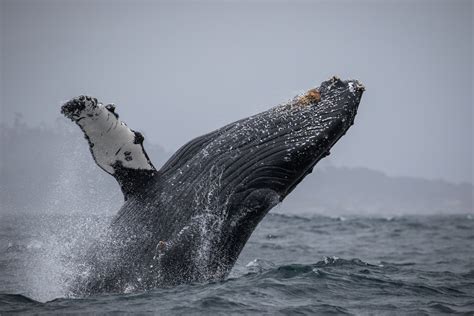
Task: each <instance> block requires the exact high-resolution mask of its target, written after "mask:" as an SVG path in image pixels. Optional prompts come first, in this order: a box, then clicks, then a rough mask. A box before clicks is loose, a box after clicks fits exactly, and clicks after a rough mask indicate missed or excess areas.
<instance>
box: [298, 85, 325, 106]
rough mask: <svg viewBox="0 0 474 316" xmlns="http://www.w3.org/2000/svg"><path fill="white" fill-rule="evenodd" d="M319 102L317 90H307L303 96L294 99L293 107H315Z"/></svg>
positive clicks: (319, 96)
mask: <svg viewBox="0 0 474 316" xmlns="http://www.w3.org/2000/svg"><path fill="white" fill-rule="evenodd" d="M319 101H321V93H319V89H318V88H313V89H310V90H308V91H307V92H306V93H305V94H304V95H302V96H299V97H297V98H296V100H295V103H294V104H293V106H297V107H305V106H309V105H315V104H317V103H318V102H319Z"/></svg>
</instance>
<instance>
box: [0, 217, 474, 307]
mask: <svg viewBox="0 0 474 316" xmlns="http://www.w3.org/2000/svg"><path fill="white" fill-rule="evenodd" d="M104 225H105V221H104V219H103V218H102V219H100V218H99V217H94V216H92V215H90V216H84V215H79V214H78V215H77V216H74V217H65V216H60V215H47V216H38V215H36V216H30V217H29V218H28V219H25V218H21V217H20V216H18V215H9V216H7V217H4V218H3V221H2V222H1V227H0V229H1V230H0V231H1V232H2V235H1V239H0V251H1V253H2V256H1V259H0V266H1V267H2V271H3V273H2V275H1V277H0V278H1V280H0V284H2V288H1V289H0V292H1V293H3V294H0V301H1V302H2V304H1V307H0V311H15V310H16V311H29V312H54V311H57V312H59V311H61V312H71V311H72V312H73V311H76V312H79V311H80V312H98V311H101V312H104V311H122V312H127V311H133V312H140V311H142V312H147V311H153V312H163V313H178V314H179V313H188V312H191V313H204V314H206V313H209V312H212V311H215V312H226V313H232V312H236V313H241V312H255V313H272V312H287V313H295V312H298V311H300V312H304V313H315V312H338V313H355V314H360V313H372V312H377V313H383V312H390V311H392V312H397V313H407V312H411V313H435V312H469V311H471V312H472V311H473V310H474V271H473V270H472V262H473V260H474V249H473V246H472V244H473V240H474V235H473V232H474V219H473V217H472V216H471V215H462V216H461V215H459V216H403V217H387V218H384V217H326V216H305V217H302V216H288V215H283V214H277V213H270V214H269V215H268V216H267V217H266V218H265V219H264V221H263V222H262V223H261V225H260V226H259V227H258V228H257V230H256V231H255V232H254V234H253V236H252V238H251V239H250V241H249V242H248V244H247V246H246V247H245V249H244V251H243V253H242V254H241V256H240V258H239V261H238V263H237V264H236V266H235V267H234V269H233V270H232V272H231V275H230V276H229V278H228V279H227V280H225V281H222V282H216V283H210V284H194V285H182V286H178V287H172V288H162V289H156V290H153V291H150V292H146V293H140V292H139V293H130V294H127V293H124V294H114V295H100V296H94V297H89V298H83V299H80V298H76V299H72V298H69V299H65V298H64V297H66V296H67V295H68V290H67V286H68V282H69V280H70V278H71V277H72V276H73V273H74V271H75V270H76V269H77V267H75V266H74V265H75V264H76V263H75V258H77V257H75V256H76V255H77V254H78V253H79V252H80V251H81V250H83V249H84V247H85V246H86V244H87V243H88V242H90V241H91V239H92V238H94V235H96V236H97V235H98V234H99V232H100V230H101V229H102V228H104V227H105V226H104ZM7 293H9V294H7ZM13 293H15V294H21V295H23V296H18V295H17V296H15V295H12V294H13ZM25 297H29V298H32V299H34V300H37V301H42V302H44V301H49V300H53V299H54V301H51V302H48V303H46V304H42V303H38V302H35V301H32V300H31V299H27V298H25ZM57 298H62V299H59V300H58V299H57Z"/></svg>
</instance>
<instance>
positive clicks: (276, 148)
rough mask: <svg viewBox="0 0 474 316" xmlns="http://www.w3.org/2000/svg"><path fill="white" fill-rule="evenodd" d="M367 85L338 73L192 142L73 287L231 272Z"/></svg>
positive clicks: (143, 192) (343, 127)
mask: <svg viewBox="0 0 474 316" xmlns="http://www.w3.org/2000/svg"><path fill="white" fill-rule="evenodd" d="M362 92H363V86H362V85H360V84H359V83H358V82H357V81H341V80H339V79H336V78H333V79H330V80H328V81H326V82H323V83H322V84H321V86H320V87H319V88H317V89H313V90H310V91H309V92H308V93H307V94H305V95H304V96H300V97H298V98H295V99H294V100H293V101H291V102H289V103H287V104H283V105H280V106H277V107H275V108H272V109H270V110H268V111H266V112H263V113H260V114H257V115H254V116H252V117H249V118H246V119H243V120H240V121H237V122H234V123H231V124H229V125H227V126H225V127H223V128H221V129H218V130H216V131H214V132H211V133H209V134H206V135H204V136H201V137H198V138H196V139H194V140H192V141H191V142H189V143H188V144H186V145H185V146H183V147H182V148H181V149H180V150H178V151H177V153H176V154H175V155H174V156H173V157H171V159H170V160H169V161H168V162H167V163H166V164H165V165H164V166H163V167H162V168H161V169H160V170H159V171H158V172H157V173H156V175H154V176H153V177H152V178H151V179H148V178H147V179H146V180H143V179H142V180H139V179H138V177H137V180H136V182H137V187H140V190H135V191H134V192H133V194H130V195H129V198H128V199H127V201H126V202H125V204H124V205H123V207H122V208H121V210H120V211H119V214H118V215H117V216H116V218H115V220H114V222H113V223H112V225H111V228H110V231H109V232H107V234H105V236H104V238H103V239H102V240H100V241H98V242H97V243H96V244H95V245H94V246H93V247H92V249H91V251H90V252H89V256H88V258H87V259H86V267H87V269H88V274H87V275H86V276H85V277H83V278H78V280H77V281H76V283H75V286H74V287H73V289H72V290H73V292H75V293H78V294H82V295H83V294H91V293H96V292H121V291H124V290H137V289H138V290H143V289H149V288H153V287H156V286H163V285H176V284H181V283H188V282H200V281H207V280H216V279H221V278H224V277H225V276H226V275H227V274H228V272H229V271H230V269H231V268H232V266H233V265H234V263H235V261H236V260H237V257H238V255H239V253H240V252H241V250H242V248H243V247H244V245H245V243H246V241H247V240H248V238H249V237H250V235H251V233H252V232H253V230H254V229H255V227H256V226H257V224H258V223H259V222H260V220H261V219H262V218H263V217H264V216H265V215H266V214H267V213H268V211H269V210H270V209H271V208H272V207H273V206H274V205H276V204H277V203H278V202H280V201H281V200H283V199H284V198H285V197H286V196H287V195H288V194H289V193H290V192H291V191H292V190H293V189H294V187H295V186H296V185H297V184H298V183H299V182H300V181H301V180H302V179H303V178H304V177H305V176H306V175H307V174H309V173H310V172H311V171H312V168H313V167H314V165H315V164H316V163H317V162H318V161H319V160H320V159H321V158H323V157H325V156H326V155H328V154H329V150H330V148H331V147H332V146H333V145H334V144H335V143H336V142H337V140H338V139H339V138H340V137H341V136H342V135H344V134H345V132H346V131H347V130H348V128H349V127H350V126H351V125H352V124H353V121H354V117H355V115H356V112H357V107H358V105H359V102H360V98H361V96H362ZM128 177H129V178H128V179H125V180H127V181H129V182H130V181H131V182H132V183H133V182H134V181H135V180H134V172H133V171H131V172H130V174H129V175H128ZM118 180H119V182H120V181H121V180H120V179H118ZM122 181H123V180H122ZM143 181H145V182H144V183H143Z"/></svg>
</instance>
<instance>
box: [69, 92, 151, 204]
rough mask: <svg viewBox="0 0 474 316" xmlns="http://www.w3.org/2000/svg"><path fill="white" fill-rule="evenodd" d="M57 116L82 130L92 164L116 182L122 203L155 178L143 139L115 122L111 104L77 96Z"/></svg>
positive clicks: (120, 123) (115, 115)
mask: <svg viewBox="0 0 474 316" xmlns="http://www.w3.org/2000/svg"><path fill="white" fill-rule="evenodd" d="M61 113H62V114H64V115H65V116H66V117H68V118H70V119H71V120H72V121H73V122H75V123H76V124H77V125H79V127H80V128H81V129H82V131H83V132H84V135H85V138H86V139H87V141H88V142H89V147H90V150H91V153H92V156H93V157H94V160H95V162H96V163H97V165H98V166H99V167H100V168H102V169H103V170H104V171H105V172H107V173H109V174H111V175H112V176H113V177H114V178H115V179H116V180H117V181H118V183H119V185H120V188H121V189H122V192H123V194H124V196H125V199H127V197H129V196H130V195H133V194H136V193H137V192H139V190H140V189H141V188H143V186H144V185H145V184H146V183H147V182H148V181H149V180H150V179H151V178H152V177H153V176H154V175H155V174H156V172H157V171H156V169H155V167H154V166H153V164H152V163H151V161H150V159H149V158H148V155H147V153H146V152H145V149H144V148H143V140H144V138H143V135H142V134H141V133H139V132H135V131H133V130H131V129H130V128H128V126H127V125H126V124H125V123H124V122H122V121H121V120H119V116H118V114H117V113H116V112H115V106H114V105H113V104H109V105H106V106H104V105H103V104H101V103H98V102H97V99H95V98H92V97H88V96H80V97H77V98H74V99H72V100H71V101H68V102H67V103H65V104H64V105H63V106H62V107H61Z"/></svg>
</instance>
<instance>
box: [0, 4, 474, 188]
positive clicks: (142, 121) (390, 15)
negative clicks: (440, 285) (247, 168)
mask: <svg viewBox="0 0 474 316" xmlns="http://www.w3.org/2000/svg"><path fill="white" fill-rule="evenodd" d="M0 2H1V19H0V23H1V70H0V73H1V80H0V81H1V99H0V100H1V120H2V121H3V122H6V123H11V122H12V121H13V117H14V113H15V112H19V113H22V114H23V115H24V117H25V120H26V121H27V122H29V123H31V124H35V125H36V124H39V123H40V122H46V123H50V122H53V121H54V120H55V119H56V118H57V117H58V115H59V114H58V113H59V105H60V104H61V101H65V100H67V99H70V98H71V97H74V96H76V95H79V94H84V93H88V94H92V95H94V96H96V97H97V98H98V99H99V100H101V101H103V102H113V103H116V104H117V111H118V113H119V114H120V115H121V117H122V118H123V119H124V120H125V121H126V122H127V123H128V125H129V126H130V127H132V128H133V129H137V130H140V131H142V132H143V133H144V134H145V136H146V137H147V139H148V141H150V142H153V143H159V144H161V145H163V146H164V147H165V148H166V149H167V150H169V151H174V150H175V149H177V148H178V147H179V146H180V145H182V144H183V143H184V142H186V141H187V140H189V139H191V138H193V137H195V136H198V135H200V134H203V133H205V132H207V131H210V130H212V129H215V128H218V127H220V126H222V125H224V124H226V123H228V122H231V121H234V120H237V119H239V118H241V117H244V116H248V115H251V114H254V113H257V112H259V111H262V110H265V109H267V108H269V107H271V106H274V105H276V104H278V103H280V102H282V101H285V100H288V99H289V98H291V97H293V96H294V95H295V94H297V93H300V92H303V91H304V90H306V89H309V88H311V87H314V86H317V85H319V83H320V82H321V81H323V80H325V79H327V78H328V77H330V76H331V75H334V74H337V75H339V76H341V77H343V78H355V79H359V80H361V81H362V82H363V83H364V84H365V86H366V88H367V90H366V93H365V95H364V97H363V99H362V103H361V106H360V110H359V114H358V117H357V118H356V123H355V125H354V126H353V127H352V129H351V130H350V131H349V132H348V134H347V135H346V136H345V137H344V138H342V139H341V141H340V142H339V143H338V144H337V145H336V146H335V148H334V149H333V150H332V155H331V156H330V159H331V161H332V163H334V164H336V165H344V166H365V167H369V168H373V169H378V170H382V171H384V172H386V173H388V174H390V175H408V176H416V177H418V176H419V177H426V178H443V179H447V180H451V181H470V182H472V177H473V167H472V158H473V157H472V148H473V128H472V125H473V111H472V108H473V97H472V89H473V84H472V73H473V60H472V54H473V31H472V29H473V24H472V20H473V4H472V1H460V0H458V1H452V0H446V1H396V2H390V1H359V2H356V1H312V2H310V1H305V2H303V1H288V2H286V1H274V2H271V1H260V2H250V1H220V2H199V1H194V2H184V1H179V2H172V1H168V2H159V1H154V2H152V1H98V0H94V1H92V0H91V1H74V0H63V1H34V0H31V1H23V0H14V1H5V0H0ZM0 150H8V149H5V148H0Z"/></svg>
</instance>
